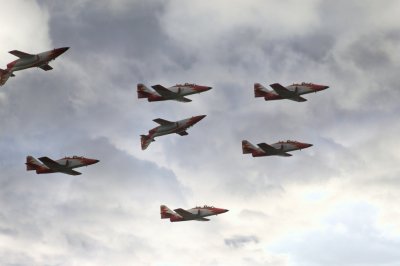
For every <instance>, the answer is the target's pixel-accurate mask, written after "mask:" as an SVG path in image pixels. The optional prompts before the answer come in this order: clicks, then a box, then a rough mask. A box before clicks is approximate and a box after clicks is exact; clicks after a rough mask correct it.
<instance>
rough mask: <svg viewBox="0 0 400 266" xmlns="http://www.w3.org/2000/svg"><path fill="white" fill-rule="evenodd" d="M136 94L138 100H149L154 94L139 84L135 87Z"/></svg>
mask: <svg viewBox="0 0 400 266" xmlns="http://www.w3.org/2000/svg"><path fill="white" fill-rule="evenodd" d="M137 94H138V98H149V97H150V96H152V95H153V94H154V93H153V92H152V91H151V90H150V89H149V88H147V87H146V86H145V85H144V84H142V83H139V84H138V85H137Z"/></svg>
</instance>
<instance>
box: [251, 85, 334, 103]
mask: <svg viewBox="0 0 400 266" xmlns="http://www.w3.org/2000/svg"><path fill="white" fill-rule="evenodd" d="M270 86H271V88H272V89H273V90H268V89H267V88H265V87H264V86H263V85H261V84H260V83H254V96H255V97H264V99H265V100H266V101H270V100H282V99H289V100H292V101H296V102H305V101H307V99H305V98H303V97H301V96H300V95H303V94H307V93H312V92H318V91H322V90H325V89H327V88H329V86H326V85H317V84H313V83H305V82H302V83H300V84H292V85H289V86H287V87H284V86H282V85H281V84H279V83H274V84H271V85H270Z"/></svg>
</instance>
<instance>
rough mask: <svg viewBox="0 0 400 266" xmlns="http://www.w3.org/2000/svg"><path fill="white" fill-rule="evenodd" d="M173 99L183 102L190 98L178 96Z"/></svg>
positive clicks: (188, 100)
mask: <svg viewBox="0 0 400 266" xmlns="http://www.w3.org/2000/svg"><path fill="white" fill-rule="evenodd" d="M174 100H176V101H178V102H183V103H188V102H191V101H192V100H190V99H188V98H186V97H179V98H176V99H174Z"/></svg>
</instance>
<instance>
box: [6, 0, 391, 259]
mask: <svg viewBox="0 0 400 266" xmlns="http://www.w3.org/2000/svg"><path fill="white" fill-rule="evenodd" d="M78 2H79V3H80V4H77V3H78ZM127 2H129V1H127ZM40 3H41V6H42V7H43V8H44V9H45V10H47V11H48V13H49V17H50V20H49V28H50V37H51V39H52V43H53V45H54V46H56V47H58V46H71V49H70V50H69V51H68V52H67V53H65V54H64V55H62V56H61V57H60V58H58V59H57V60H56V61H55V62H51V64H52V65H53V66H54V70H52V71H50V72H43V71H41V70H40V69H33V70H27V71H23V72H17V73H16V74H17V77H15V78H12V79H10V80H9V82H8V83H7V84H6V86H4V87H2V93H4V94H3V95H4V97H2V101H1V102H0V103H1V104H2V106H1V107H2V108H0V120H1V121H2V131H1V132H0V137H1V140H0V149H1V150H2V154H1V155H0V165H1V166H2V168H3V169H4V170H3V171H2V175H1V178H0V184H1V186H0V187H1V189H0V198H1V204H0V210H1V211H0V219H1V220H0V221H1V223H0V236H2V237H4V239H6V240H7V241H10V243H9V246H10V247H14V248H11V249H8V250H7V251H6V252H4V251H3V252H2V254H3V255H2V256H1V257H3V258H4V260H2V262H5V263H6V264H12V265H18V264H21V265H32V263H30V262H31V261H32V260H33V259H34V257H35V258H36V260H37V262H36V264H37V265H43V264H44V263H45V262H43V261H44V260H45V259H44V258H46V260H47V259H49V261H50V262H49V264H51V265H56V264H61V265H67V264H71V263H76V264H79V265H81V264H85V263H87V264H103V265H104V264H107V265H115V264H117V265H124V264H126V263H130V262H131V261H130V262H127V261H128V260H127V259H125V258H126V257H127V256H128V257H129V256H130V254H133V255H132V256H133V257H134V258H135V260H134V262H135V263H136V264H139V265H140V264H141V265H148V264H152V263H164V262H165V261H171V263H176V264H179V263H181V264H183V265H186V264H188V263H192V264H193V263H194V264H196V262H198V261H194V260H193V256H195V255H197V254H198V250H199V247H201V244H200V245H199V243H202V244H203V245H205V246H207V245H208V242H207V241H210V243H211V242H213V243H218V244H216V245H221V244H222V246H224V245H223V242H222V239H225V247H224V248H225V249H227V250H236V249H239V248H241V247H247V246H249V245H251V244H257V243H258V242H261V240H260V239H261V238H262V239H263V240H264V239H268V240H269V232H266V231H263V232H260V234H258V233H257V236H255V235H254V232H251V231H250V232H246V233H243V232H242V233H243V235H236V233H235V232H237V230H238V227H237V223H236V222H237V221H239V222H243V223H244V226H246V227H247V228H253V227H252V226H254V230H260V231H262V230H264V229H263V226H264V223H262V225H263V226H258V225H257V222H259V221H261V222H264V221H263V219H265V220H268V221H266V222H271V221H272V222H273V220H274V219H276V217H278V216H279V217H281V216H280V215H282V214H281V213H280V211H279V210H281V209H290V206H282V204H285V202H287V198H290V196H291V195H288V193H290V191H295V190H297V189H299V190H300V191H301V189H302V188H303V187H304V185H307V184H310V185H315V184H322V185H326V186H327V187H328V188H330V182H331V181H332V182H333V181H338V180H345V181H348V182H350V181H352V182H354V183H351V184H352V186H348V187H350V190H351V188H353V186H354V187H356V188H357V189H358V187H359V186H358V185H359V184H360V183H363V182H366V181H365V180H367V176H368V175H369V173H366V172H365V171H366V170H364V169H368V167H369V166H370V165H372V164H377V165H378V167H379V165H381V163H382V161H385V162H389V163H390V162H391V161H392V160H393V161H395V159H393V158H390V157H391V156H388V157H386V156H382V155H384V154H386V149H387V147H389V146H390V147H392V146H393V145H395V144H396V142H395V139H396V138H395V137H393V136H396V133H397V131H398V129H397V128H396V126H395V125H396V123H395V121H397V114H398V111H399V107H398V106H399V105H398V104H397V100H396V99H397V98H398V97H397V96H398V93H399V92H398V91H399V90H394V89H393V88H396V86H397V84H399V80H398V71H397V70H398V69H397V68H396V64H397V63H396V62H397V61H396V58H393V57H392V58H391V55H392V54H393V51H392V50H391V49H386V47H387V45H388V47H393V46H396V44H397V42H398V41H399V38H398V33H397V32H396V31H394V30H386V29H382V30H381V31H382V32H379V33H377V32H378V31H377V30H376V29H375V30H374V31H373V32H372V34H369V32H368V31H367V30H366V29H368V28H369V27H368V26H369V25H370V24H368V22H369V20H370V18H371V13H373V10H374V9H373V8H372V7H370V6H369V5H366V4H359V3H355V2H348V1H339V2H319V3H318V6H317V7H318V8H317V11H318V15H317V17H319V21H318V20H317V21H315V24H313V25H308V24H305V26H310V27H309V28H307V29H305V30H304V31H300V32H296V31H295V30H291V29H290V26H289V29H285V33H284V34H281V35H280V34H274V32H273V31H271V32H269V31H268V30H264V29H265V25H264V24H262V23H259V22H258V21H252V22H251V23H243V25H237V24H238V23H236V24H233V25H234V26H233V27H229V24H227V26H225V27H221V25H219V24H211V23H210V22H212V21H213V20H212V19H210V17H208V16H205V17H204V21H202V20H200V21H199V23H197V24H196V25H197V26H198V27H204V29H203V30H199V29H197V28H194V27H193V24H191V19H196V17H192V18H188V21H187V23H185V24H183V26H184V27H187V28H188V29H190V31H189V32H190V34H189V35H188V36H186V39H183V38H182V37H181V36H180V31H174V28H172V29H171V28H168V24H169V22H170V21H168V20H163V19H162V18H163V17H165V16H166V13H167V12H168V11H171V10H169V9H168V7H169V5H170V4H171V2H169V1H162V2H151V3H149V2H143V1H138V2H129V4H127V5H126V6H124V8H123V9H118V10H112V9H111V8H108V7H109V6H108V5H107V3H111V2H108V1H104V2H103V1H72V3H71V2H68V3H67V2H65V3H62V2H59V1H58V2H55V1H40ZM368 3H372V2H368ZM271 4H273V2H271ZM230 5H231V3H229V5H226V6H224V5H223V4H222V5H221V6H219V4H215V6H217V8H220V7H221V8H222V7H223V8H224V10H225V9H226V10H227V12H229V6H230ZM76 6H78V7H79V8H74V7H76ZM194 6H195V5H194ZM213 8H214V6H213ZM196 11H197V10H196ZM294 13H295V15H300V16H301V15H302V14H298V13H296V12H294ZM211 14H212V12H211ZM242 15H243V16H244V17H245V16H253V15H254V14H247V13H246V12H243V14H242ZM171 19H172V20H173V19H174V18H171ZM284 19H288V18H282V20H284ZM244 20H245V19H244ZM160 21H162V22H160ZM318 22H319V23H318ZM211 27H212V29H213V30H214V35H211V36H216V37H215V38H214V37H210V36H209V35H204V36H200V37H202V39H201V40H202V42H201V43H200V45H199V44H198V43H196V45H193V46H191V44H192V43H191V42H190V41H191V40H192V38H191V37H193V39H195V40H199V38H198V37H199V36H198V34H199V32H206V33H207V32H208V31H209V29H211ZM295 28H296V27H295ZM296 29H297V28H296ZM361 30H362V31H363V32H362V34H358V32H359V31H361ZM275 35H278V36H275ZM349 36H351V39H349ZM378 39H379V40H378ZM191 79H193V80H196V82H199V83H206V84H207V85H212V86H213V87H214V89H213V90H212V91H209V92H207V93H205V94H202V95H201V96H200V95H199V96H197V95H196V96H192V97H191V98H192V99H193V102H192V103H190V104H181V103H177V102H163V103H148V102H146V101H139V100H137V99H136V93H135V84H136V83H138V82H148V83H150V82H154V83H156V82H157V83H163V84H164V83H165V85H171V84H174V83H177V82H182V81H183V82H184V81H191ZM298 81H300V82H301V81H313V82H323V83H326V84H327V85H329V86H331V88H330V89H328V90H326V91H324V92H321V93H318V94H316V95H315V94H310V95H307V96H306V98H307V99H308V100H309V101H308V102H306V103H296V102H291V101H279V102H278V101H276V102H265V101H264V100H263V99H262V98H257V99H255V98H254V97H253V96H254V95H253V83H254V82H262V83H263V84H264V85H266V86H267V85H268V84H270V83H272V82H281V83H282V84H283V85H287V83H290V82H298ZM370 84H371V86H369V85H370ZM148 85H153V84H148ZM376 85H377V86H379V87H381V88H385V93H380V90H374V86H376ZM3 95H2V96H3ZM372 99H373V100H374V101H372ZM383 105H384V107H385V108H386V109H382V106H383ZM196 114H207V117H206V118H205V119H204V120H203V121H201V122H200V123H199V124H197V125H196V126H195V127H193V128H191V129H190V130H189V134H190V135H189V136H187V137H180V136H175V135H171V136H166V137H162V138H160V139H157V141H156V142H155V143H153V144H152V145H151V146H150V147H149V149H148V150H146V151H143V152H142V151H141V150H140V146H139V136H138V135H139V134H142V133H145V132H146V131H147V130H148V129H150V128H152V127H154V126H156V125H155V124H154V123H153V122H152V121H151V119H154V118H156V117H162V118H166V119H170V120H175V119H176V120H177V119H182V118H185V117H187V116H190V115H196ZM388 126H391V127H390V128H393V134H392V135H389V137H390V138H389V139H387V142H379V145H382V147H383V148H379V149H375V147H374V144H376V139H377V138H378V139H386V138H387V137H388V135H387V130H384V128H386V127H388ZM376 127H380V128H382V130H381V131H380V132H378V133H377V131H375V130H374V129H375V128H376ZM242 139H248V140H249V141H251V142H253V143H255V144H256V143H259V142H267V143H273V142H276V141H278V140H286V139H295V140H299V141H305V142H309V143H313V144H314V146H313V147H311V148H310V149H307V150H304V151H297V152H293V155H294V156H293V157H291V158H276V157H274V158H272V157H269V158H268V157H265V158H252V157H251V156H248V155H243V154H242V153H241V143H240V141H241V140H242ZM371 144H372V145H371ZM115 146H118V147H119V148H116V147H115ZM360 146H362V147H365V148H363V149H359V148H360ZM121 149H123V150H124V151H122V150H121ZM125 151H128V152H129V153H132V154H135V155H136V156H133V155H132V154H128V153H127V152H125ZM28 154H32V155H35V156H42V155H47V156H50V157H52V158H55V159H56V158H58V157H61V156H64V155H73V154H77V155H86V156H88V157H94V158H97V159H100V163H98V164H96V165H93V166H90V167H88V168H81V169H78V170H82V172H83V175H81V176H79V177H70V176H66V175H61V174H54V175H36V174H34V173H31V172H26V171H25V166H24V161H25V156H26V155H28ZM363 154H373V155H374V156H376V158H374V156H371V157H367V158H365V157H363ZM142 156H143V157H142ZM392 157H393V156H392ZM142 158H147V159H148V160H151V161H152V162H150V161H146V160H143V159H142ZM377 158H379V159H377ZM160 165H166V166H167V167H168V168H164V167H160ZM389 166H390V165H389ZM389 168H390V167H389ZM367 171H368V170H367ZM354 172H357V176H353V175H352V173H354ZM175 173H179V175H178V174H175ZM364 175H365V180H364V179H362V180H361V181H360V178H359V176H362V177H363V178H364ZM388 178H390V179H391V184H394V182H392V181H393V179H395V178H394V176H393V177H392V176H390V177H388ZM379 179H380V180H379V181H378V180H374V181H371V180H373V178H369V179H368V180H370V181H369V182H370V183H371V184H370V186H371V187H375V186H377V184H379V182H380V181H381V178H379ZM178 180H181V181H182V183H183V184H185V186H183V185H182V184H181V183H180V182H178ZM186 186H187V187H186ZM286 186H290V188H291V190H287V189H286ZM346 189H349V188H346ZM381 189H382V187H381V186H377V187H376V190H377V192H376V193H377V194H378V193H384V192H382V190H381ZM288 191H289V192H288ZM338 197H340V195H338ZM394 200H395V198H393V199H392V201H394ZM193 201H201V202H202V201H207V202H208V203H210V204H213V202H216V201H219V202H220V203H221V205H222V207H225V205H226V207H227V208H229V209H231V210H232V212H230V213H234V211H238V213H240V219H237V220H235V219H228V218H226V217H229V216H228V215H232V214H230V213H228V214H226V215H224V216H221V217H218V218H217V219H213V221H212V223H208V224H202V225H199V224H195V223H186V224H179V225H177V226H176V224H173V225H171V224H170V223H169V222H168V221H165V220H160V219H159V205H160V204H161V203H166V204H167V203H168V204H171V205H173V206H177V207H186V206H187V207H189V206H191V205H192V204H193ZM247 202H254V203H256V204H253V205H251V207H249V205H247ZM289 202H290V200H289ZM276 204H281V207H280V208H277V209H278V211H276V212H275V211H271V209H269V210H268V211H266V210H264V208H263V206H264V207H265V206H266V205H269V206H274V205H276ZM381 207H382V206H381ZM241 208H242V209H241ZM382 209H385V208H384V207H382ZM260 210H262V212H261V211H260ZM264 211H265V212H266V213H267V214H265V213H264ZM326 211H329V210H326ZM299 212H301V210H299ZM291 215H292V213H290V211H289V212H288V211H286V212H285V215H282V217H283V219H285V221H290V219H291ZM343 215H348V216H351V215H350V214H347V213H345V214H343ZM243 216H244V217H243ZM247 217H249V219H247ZM224 219H226V220H224ZM310 219H311V218H310ZM347 222H348V221H345V223H347ZM369 223H371V221H369ZM193 226H196V230H193V228H194V227H193ZM213 226H214V227H213ZM285 226H286V227H287V228H286V227H285ZM291 226H293V224H292V223H285V225H284V226H283V228H280V230H277V231H280V232H286V231H287V230H291ZM210 228H211V229H212V230H210ZM215 228H217V229H218V230H214V229H215ZM252 230H253V229H252ZM216 231H217V232H219V234H215V232H216ZM153 232H155V233H153ZM364 233H365V234H366V235H368V232H360V234H364ZM182 234H185V236H186V238H184V239H182V238H181V239H180V241H176V236H177V235H178V236H182ZM196 234H198V235H196ZM258 235H259V237H258ZM188 236H190V237H188ZM230 236H233V237H230ZM275 237H279V236H275ZM202 238H203V239H204V240H202V241H200V240H201V239H202ZM329 238H330V235H329V234H323V235H322V237H321V239H322V240H324V241H326V239H329ZM193 239H195V240H196V242H194V241H193ZM268 240H266V241H268ZM291 240H292V239H291ZM322 240H321V242H323V241H322ZM14 241H16V242H14ZM38 242H40V243H44V244H43V246H41V247H42V250H33V251H31V253H28V252H30V250H27V251H25V254H28V256H26V255H24V254H22V252H18V251H20V250H23V248H25V247H26V246H33V245H34V244H36V243H38ZM366 242H367V241H366ZM314 243H317V244H316V245H318V243H320V242H319V241H317V240H316V241H314ZM357 243H358V242H357ZM395 245H396V243H395V242H390V243H387V245H386V244H385V245H383V246H384V249H386V250H388V249H391V248H392V247H393V246H395ZM165 246H168V247H169V248H168V249H165V248H164V247H165ZM51 247H56V251H54V253H53V255H48V256H47V257H46V256H45V255H42V254H44V253H45V252H44V251H43V250H45V251H47V250H51ZM229 247H232V248H229ZM296 248H297V249H296V250H299V249H300V247H296ZM283 249H284V248H283ZM366 249H368V248H367V247H366ZM182 250H183V251H185V252H182ZM243 250H246V249H245V248H243V249H241V251H243ZM178 252H179V254H180V256H176V254H177V253H178ZM209 253H210V254H209V257H211V258H215V259H213V260H212V261H211V260H210V261H211V262H210V263H209V264H210V265H216V264H218V263H219V264H224V263H225V262H226V259H229V253H224V252H218V253H217V254H216V253H213V251H210V252H209ZM299 253H301V251H299ZM54 254H55V255H54ZM154 254H156V255H154ZM332 254H335V253H334V252H333V253H332ZM337 254H339V255H338V260H337V261H336V262H337V264H340V263H341V262H343V261H344V259H343V258H346V256H342V253H341V252H338V253H337ZM382 254H384V253H382ZM34 255H36V256H34ZM158 255H159V256H158ZM235 255H237V256H242V257H241V258H245V257H246V256H248V254H247V253H243V254H242V253H240V254H239V253H237V254H235ZM262 255H263V254H261V256H260V253H258V254H257V256H260V257H261V258H263V256H262ZM313 255H314V254H313V253H312V252H311V253H307V254H306V255H305V257H313ZM379 255H380V254H377V256H379ZM257 256H256V257H254V258H255V259H254V260H249V261H248V262H249V264H253V265H256V264H260V265H266V263H261V261H264V260H263V259H259V257H257ZM37 257H40V258H37ZM157 257H160V259H159V261H157V259H154V258H157ZM115 258H120V259H121V260H120V261H117V262H115V261H113V259H115ZM238 258H239V257H238ZM301 259H303V258H301ZM305 260H307V259H305ZM137 261H139V263H138V262H137ZM238 261H241V260H240V259H238ZM265 261H267V260H265ZM282 261H283V260H282ZM282 261H280V262H282ZM333 261H335V260H333ZM22 262H23V263H22ZM118 262H120V263H118ZM257 262H258V263H257ZM46 263H47V262H46ZM236 263H237V262H236ZM225 264H226V263H225ZM271 264H272V263H271ZM282 265H283V263H282Z"/></svg>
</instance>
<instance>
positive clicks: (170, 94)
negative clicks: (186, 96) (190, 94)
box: [151, 85, 179, 98]
mask: <svg viewBox="0 0 400 266" xmlns="http://www.w3.org/2000/svg"><path fill="white" fill-rule="evenodd" d="M151 87H152V88H153V89H154V90H155V91H156V92H157V93H158V94H160V95H161V96H163V97H166V98H178V97H179V94H178V93H175V92H172V91H170V90H169V89H167V88H165V87H163V86H161V85H154V86H151Z"/></svg>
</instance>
